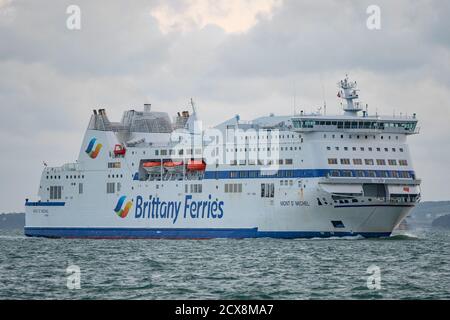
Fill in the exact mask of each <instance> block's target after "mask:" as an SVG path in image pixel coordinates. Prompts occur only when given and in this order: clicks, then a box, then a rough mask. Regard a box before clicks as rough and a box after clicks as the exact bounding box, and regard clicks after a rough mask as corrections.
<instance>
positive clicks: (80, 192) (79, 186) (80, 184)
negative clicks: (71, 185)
mask: <svg viewBox="0 0 450 320" xmlns="http://www.w3.org/2000/svg"><path fill="white" fill-rule="evenodd" d="M78 193H79V194H83V184H82V183H79V184H78Z"/></svg>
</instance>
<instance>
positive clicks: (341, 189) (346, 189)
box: [321, 184, 363, 194]
mask: <svg viewBox="0 0 450 320" xmlns="http://www.w3.org/2000/svg"><path fill="white" fill-rule="evenodd" d="M321 187H322V189H323V190H325V191H326V192H329V193H356V194H361V193H362V192H363V189H362V185H360V184H321Z"/></svg>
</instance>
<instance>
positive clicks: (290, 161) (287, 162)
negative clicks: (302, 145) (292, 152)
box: [284, 159, 292, 164]
mask: <svg viewBox="0 0 450 320" xmlns="http://www.w3.org/2000/svg"><path fill="white" fill-rule="evenodd" d="M284 163H286V164H292V159H286V160H285V161H284Z"/></svg>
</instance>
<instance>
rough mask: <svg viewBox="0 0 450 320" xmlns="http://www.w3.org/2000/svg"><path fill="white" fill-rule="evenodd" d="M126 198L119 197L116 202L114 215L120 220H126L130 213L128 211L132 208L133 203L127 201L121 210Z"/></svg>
mask: <svg viewBox="0 0 450 320" xmlns="http://www.w3.org/2000/svg"><path fill="white" fill-rule="evenodd" d="M126 198H127V197H126V196H122V197H120V199H119V201H118V202H117V205H116V208H115V209H114V211H115V212H116V214H117V215H118V216H119V217H121V218H122V219H123V218H126V216H127V215H128V212H130V209H131V207H132V206H133V202H131V201H128V202H127V204H126V205H125V208H123V209H122V207H123V204H124V202H125V200H126Z"/></svg>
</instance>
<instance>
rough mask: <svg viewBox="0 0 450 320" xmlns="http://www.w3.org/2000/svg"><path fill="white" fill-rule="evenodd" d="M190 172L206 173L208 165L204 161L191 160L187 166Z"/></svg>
mask: <svg viewBox="0 0 450 320" xmlns="http://www.w3.org/2000/svg"><path fill="white" fill-rule="evenodd" d="M187 169H188V170H189V171H205V170H206V163H205V162H204V161H202V160H190V161H189V162H188V164H187Z"/></svg>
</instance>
